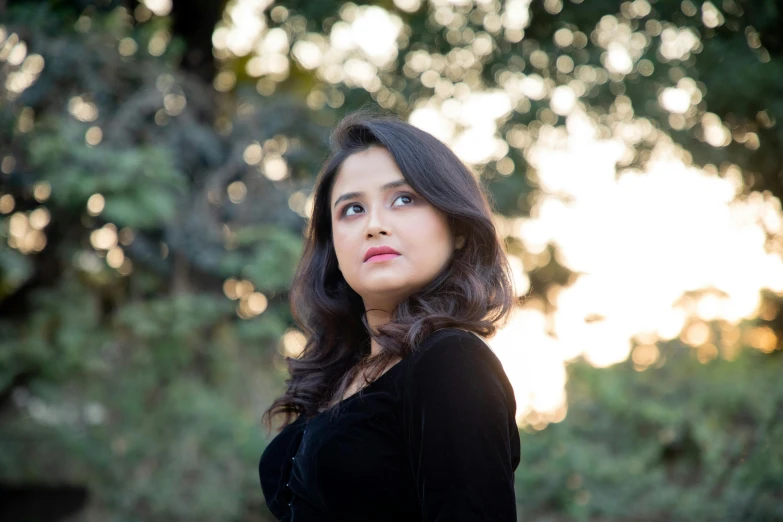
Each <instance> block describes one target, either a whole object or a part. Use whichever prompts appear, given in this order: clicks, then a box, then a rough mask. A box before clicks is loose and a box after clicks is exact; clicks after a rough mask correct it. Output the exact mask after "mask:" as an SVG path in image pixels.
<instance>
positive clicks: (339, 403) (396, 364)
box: [305, 326, 483, 424]
mask: <svg viewBox="0 0 783 522" xmlns="http://www.w3.org/2000/svg"><path fill="white" fill-rule="evenodd" d="M446 330H458V331H461V332H468V333H472V334H474V335H476V336H477V337H478V334H476V333H475V332H472V331H469V330H463V329H462V328H456V327H453V326H452V327H447V328H440V329H438V330H435V331H434V332H432V333H431V334H430V335H429V337H432V336H434V335H435V334H436V333H437V332H442V331H446ZM479 338H480V337H479ZM480 339H481V338H480ZM482 340H483V339H482ZM411 355H413V354H408V356H406V357H405V358H404V359H402V360H400V361H398V362H396V363H394V364H393V365H392V366H391V368H389V369H388V370H386V371H385V372H383V373H382V374H381V375H379V376H378V378H376V379H375V380H374V381H372V382H371V383H370V384H368V385H367V386H365V387H364V388H362V389H360V390H359V391H357V392H356V393H354V394H353V395H350V396H348V397H346V398H345V399H343V400H341V401H338V402H337V403H335V405H334V406H332V407H331V408H327V409H325V410H323V411H319V412H318V413H316V414H315V415H313V416H312V417H310V418H309V419H305V424H306V423H308V422H310V421H311V420H313V419H316V418H317V417H319V416H320V415H323V414H324V413H327V412H331V411H333V410H335V409H337V408H339V407H340V406H342V405H344V404H345V403H346V402H348V401H350V400H351V399H353V398H354V397H356V396H358V395H360V394H361V393H362V392H363V391H365V390H367V389H368V388H370V387H371V386H373V385H374V384H376V383H377V382H379V381H380V380H381V379H383V378H384V377H385V376H387V375H388V374H390V373H391V372H392V370H394V369H395V368H396V367H397V366H400V365H401V364H402V363H404V362H405V361H407V360H408V359H410V358H411Z"/></svg>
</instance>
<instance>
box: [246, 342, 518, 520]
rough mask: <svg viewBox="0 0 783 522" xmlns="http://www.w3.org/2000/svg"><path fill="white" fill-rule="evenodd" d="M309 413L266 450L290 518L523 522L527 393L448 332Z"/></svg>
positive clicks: (269, 486)
mask: <svg viewBox="0 0 783 522" xmlns="http://www.w3.org/2000/svg"><path fill="white" fill-rule="evenodd" d="M337 407H339V409H338V410H337V412H336V415H335V416H334V418H332V410H328V411H324V412H321V413H319V414H317V415H316V416H314V417H312V418H310V419H307V418H305V416H304V415H300V416H299V417H298V418H297V419H296V420H295V421H294V422H292V423H291V424H289V425H288V426H286V427H285V428H284V429H283V430H282V431H281V432H280V433H279V434H277V436H275V437H274V438H273V439H272V441H271V442H270V443H269V445H268V446H267V447H266V449H265V450H264V452H263V455H262V456H261V460H260V462H259V477H260V480H261V487H262V491H263V494H264V497H265V499H266V502H267V506H268V507H269V509H270V511H271V512H272V513H273V514H274V515H275V516H276V517H277V518H278V520H281V521H286V522H311V521H312V522H314V521H318V522H329V521H334V522H337V521H339V522H352V521H356V522H360V521H361V522H387V521H388V522H392V521H393V522H403V521H405V522H407V521H411V522H415V521H424V522H436V521H437V522H516V520H517V518H516V498H515V492H514V470H515V469H516V468H517V466H518V465H519V459H520V440H519V431H518V429H517V425H516V422H515V411H516V401H515V398H514V391H513V389H512V388H511V384H510V383H509V380H508V378H507V376H506V374H505V372H504V371H503V367H502V365H501V363H500V361H499V360H498V358H497V356H496V355H495V354H494V353H493V352H492V350H491V349H490V348H489V346H488V345H487V344H486V343H485V342H484V341H483V340H481V339H480V338H479V337H478V336H476V335H474V334H473V333H470V332H466V331H464V330H460V329H457V328H445V329H441V330H438V331H436V332H434V333H432V334H431V335H430V336H428V337H427V338H426V339H424V341H423V342H422V343H421V344H420V345H419V348H418V349H417V350H416V351H415V352H414V353H412V354H411V355H409V356H408V357H406V358H405V359H403V360H402V361H400V362H398V363H396V364H395V365H394V366H392V367H391V368H390V369H388V370H387V371H386V373H384V374H383V375H381V376H380V377H379V378H378V379H376V380H375V381H373V382H372V383H371V384H370V385H368V386H366V387H365V388H363V389H362V390H361V391H360V392H359V393H356V394H354V395H351V396H350V397H348V398H346V399H345V400H343V401H342V402H341V403H339V404H338V405H337Z"/></svg>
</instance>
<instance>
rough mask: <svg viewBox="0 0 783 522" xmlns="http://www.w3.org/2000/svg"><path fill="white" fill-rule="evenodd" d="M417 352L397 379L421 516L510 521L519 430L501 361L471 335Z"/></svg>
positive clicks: (427, 521)
mask: <svg viewBox="0 0 783 522" xmlns="http://www.w3.org/2000/svg"><path fill="white" fill-rule="evenodd" d="M463 333H464V335H460V334H456V335H449V336H447V337H443V338H441V339H439V340H438V341H437V342H435V343H433V344H432V345H430V346H429V347H427V349H426V350H424V351H422V352H421V353H419V354H417V355H416V357H417V358H416V359H415V360H414V361H412V363H413V364H412V365H411V367H410V368H409V371H408V373H407V376H406V380H405V381H404V389H403V393H404V396H403V397H404V398H403V413H402V415H403V430H404V431H403V433H404V436H405V439H406V441H405V442H406V443H407V451H408V457H409V460H410V464H411V467H412V470H413V475H414V478H415V481H416V489H417V492H418V496H419V502H420V504H421V514H422V520H423V521H424V522H459V521H465V522H468V521H470V522H516V520H517V517H516V497H515V490H514V470H515V469H516V468H517V466H518V464H519V458H520V454H519V446H520V442H519V430H518V428H517V425H516V421H515V413H516V402H515V399H514V392H513V389H512V388H511V385H510V383H509V381H508V378H507V376H506V374H505V372H504V371H503V367H502V365H501V363H500V361H499V360H498V359H497V357H496V356H495V354H494V353H493V352H492V350H491V349H490V348H489V347H488V346H487V345H486V344H485V343H484V342H482V341H481V340H480V339H478V338H477V337H475V336H474V335H473V334H470V333H468V332H463Z"/></svg>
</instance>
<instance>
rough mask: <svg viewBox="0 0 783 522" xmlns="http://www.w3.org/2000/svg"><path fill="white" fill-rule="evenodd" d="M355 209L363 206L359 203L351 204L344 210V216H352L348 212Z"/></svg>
mask: <svg viewBox="0 0 783 522" xmlns="http://www.w3.org/2000/svg"><path fill="white" fill-rule="evenodd" d="M353 207H361V205H359V204H357V203H351V204H350V205H346V206H345V208H344V209H343V216H350V215H351V214H349V213H348V210H349V209H351V208H353Z"/></svg>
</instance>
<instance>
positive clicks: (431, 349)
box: [411, 327, 492, 357]
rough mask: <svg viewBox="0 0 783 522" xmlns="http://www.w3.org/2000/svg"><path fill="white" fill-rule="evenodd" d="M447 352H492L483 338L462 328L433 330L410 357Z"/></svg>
mask: <svg viewBox="0 0 783 522" xmlns="http://www.w3.org/2000/svg"><path fill="white" fill-rule="evenodd" d="M448 350H468V351H479V352H484V351H489V352H492V350H491V348H490V347H489V345H488V344H487V342H486V341H485V340H484V338H483V337H481V336H480V335H478V334H477V333H475V332H472V331H470V330H464V329H462V328H457V327H448V328H441V329H439V330H435V331H434V332H432V333H430V334H429V335H427V336H426V337H424V339H422V341H421V342H420V343H419V346H418V347H417V348H416V349H415V350H414V351H413V352H412V353H411V356H413V357H416V356H418V357H421V356H423V355H424V354H425V353H432V354H435V353H437V354H441V353H442V352H444V351H448Z"/></svg>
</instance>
